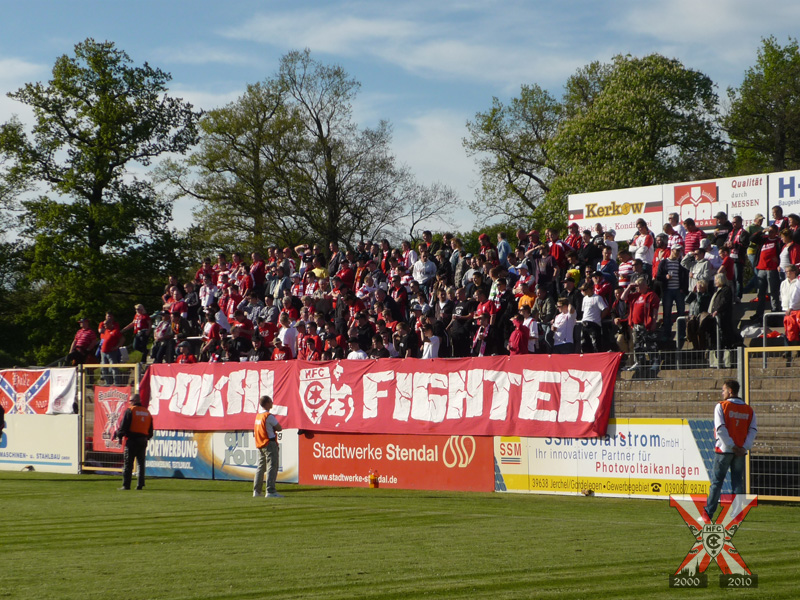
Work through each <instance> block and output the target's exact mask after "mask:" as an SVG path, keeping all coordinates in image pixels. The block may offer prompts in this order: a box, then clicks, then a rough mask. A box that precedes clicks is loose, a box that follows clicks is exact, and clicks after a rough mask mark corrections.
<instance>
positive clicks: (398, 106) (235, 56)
mask: <svg viewBox="0 0 800 600" xmlns="http://www.w3.org/2000/svg"><path fill="white" fill-rule="evenodd" d="M0 10H2V19H0V91H1V92H2V93H3V96H2V97H1V98H0V122H4V121H6V120H7V119H8V118H9V117H10V116H11V115H12V114H17V115H18V116H19V117H20V118H21V119H22V120H23V122H29V118H30V117H29V115H28V114H27V113H26V111H25V109H24V107H22V106H21V105H19V104H18V103H16V102H14V101H12V100H10V99H8V98H6V97H5V93H6V92H8V91H12V90H16V89H17V88H18V87H20V86H21V85H22V84H23V83H25V82H28V81H44V80H47V79H48V76H49V73H50V69H51V68H52V65H53V62H54V61H55V59H56V57H57V56H59V55H61V54H64V53H71V51H72V48H73V46H74V45H75V44H76V43H77V42H80V41H82V40H84V39H85V38H87V37H93V38H95V39H97V40H110V41H113V42H115V43H116V45H117V46H118V47H119V48H122V49H123V50H125V51H126V52H127V53H128V54H129V55H130V56H131V58H132V59H133V61H134V63H135V64H141V63H143V62H145V61H147V62H149V63H150V64H151V65H154V66H157V67H159V68H161V69H163V70H165V71H168V72H170V73H171V74H172V77H173V81H172V85H171V91H172V93H173V94H174V95H178V96H181V97H183V98H185V99H187V100H189V101H190V102H192V103H193V104H194V105H195V106H197V107H200V108H204V109H210V108H214V107H217V106H221V105H224V104H226V103H228V102H230V101H232V100H234V99H235V98H237V97H238V96H239V95H240V94H241V92H242V91H243V89H244V87H245V85H246V84H247V83H253V82H256V81H260V80H263V79H265V78H267V77H270V76H272V75H273V74H275V72H276V70H277V67H278V61H279V59H280V57H281V56H282V55H283V54H285V53H286V52H288V51H289V50H294V49H302V48H305V47H308V48H310V49H311V51H312V54H313V56H314V57H315V58H317V59H318V60H320V61H322V62H326V63H338V64H340V65H342V66H343V67H344V68H345V69H346V70H347V71H348V72H349V73H350V75H352V76H353V77H355V78H356V79H357V80H359V81H360V82H361V91H360V94H359V97H358V100H357V102H356V105H355V116H356V119H357V121H358V122H359V123H360V124H361V125H372V124H374V123H375V122H377V121H378V120H379V119H382V118H384V119H388V120H389V121H390V122H391V123H392V125H393V128H394V149H395V153H396V155H397V156H398V158H399V159H400V161H401V162H404V163H406V164H408V165H409V166H410V167H411V168H412V170H413V171H414V173H415V174H416V176H417V178H418V179H419V180H420V181H422V182H424V183H432V182H434V181H441V182H442V183H444V184H446V185H449V186H451V187H453V188H455V189H456V190H457V191H458V192H459V194H460V196H461V197H462V198H464V199H467V198H470V197H472V196H473V194H474V192H473V186H474V185H475V184H476V183H477V174H476V171H475V167H474V163H473V162H472V160H471V159H469V158H467V156H466V155H465V153H464V151H463V148H462V145H461V139H462V138H463V137H464V135H465V127H464V124H465V122H466V121H467V120H468V119H471V118H472V117H473V116H474V114H475V113H476V112H477V111H481V110H485V109H486V108H488V107H489V106H490V105H491V100H492V97H493V96H497V97H499V98H500V99H501V100H508V99H509V98H510V97H512V96H514V95H515V94H516V93H517V92H518V90H519V86H520V85H521V84H524V83H537V84H539V85H541V86H542V87H544V88H546V89H549V90H550V91H551V92H553V93H554V94H556V95H557V96H560V94H561V91H562V86H563V84H564V82H565V80H566V79H567V77H569V75H571V74H572V73H573V72H574V71H575V70H576V69H577V68H579V67H581V66H583V65H585V64H587V63H589V62H591V61H593V60H600V61H608V60H610V59H611V57H612V56H614V55H615V54H628V53H630V54H633V55H636V56H643V55H645V54H649V53H651V52H659V53H661V54H664V55H666V56H669V57H675V58H678V59H680V60H681V61H682V62H683V63H684V65H686V66H687V67H691V68H695V69H698V70H700V71H703V72H704V73H706V74H707V75H709V76H710V77H711V78H712V79H713V80H714V81H715V82H716V83H717V84H718V85H719V90H718V92H719V93H720V95H721V96H723V97H724V92H725V89H726V88H727V87H728V86H730V85H733V86H736V85H738V84H739V83H740V82H741V80H742V76H743V74H744V72H745V70H746V69H747V68H748V67H750V66H752V65H753V64H754V62H755V59H756V51H757V48H758V47H759V45H760V40H761V38H762V37H765V36H768V35H775V36H776V37H777V39H778V41H779V42H780V43H781V44H785V43H786V41H787V39H788V36H789V35H794V36H797V32H798V27H797V25H798V23H800V2H797V1H796V0H786V1H785V0H765V1H762V2H756V1H753V0H750V1H745V0H717V1H715V2H711V1H704V0H672V1H669V0H668V1H661V2H651V1H646V0H639V1H638V2H635V1H632V0H619V1H616V2H597V1H582V0H574V1H561V2H534V1H530V2H523V1H515V0H506V1H494V0H483V1H473V0H463V1H450V2H448V1H446V0H440V1H439V2H436V3H434V2H429V1H426V2H423V1H413V0H411V1H403V0H398V1H394V2H379V1H376V0H373V1H371V2H345V1H341V2H340V1H329V2H308V1H293V2H286V1H270V0H262V1H261V2H254V1H248V0H242V1H239V0H235V1H233V2H227V3H223V2H219V1H217V2H210V1H206V0H193V1H191V2H188V1H169V0H161V1H158V2H155V1H151V0H138V1H136V2H131V1H121V0H117V1H113V0H105V1H102V2H101V1H76V0H73V1H69V2H67V1H55V0H53V1H50V2H44V1H38V0H28V1H27V2H19V0H16V1H13V2H12V1H9V0H0ZM190 210H191V206H190V204H189V203H188V202H181V203H179V204H178V205H177V206H176V214H175V221H176V224H178V225H179V226H182V225H185V224H187V223H189V222H190V219H191V216H190ZM454 218H455V220H456V222H457V225H459V227H460V228H469V229H471V228H472V227H473V226H474V222H475V217H474V216H473V215H471V213H469V212H468V211H466V210H463V211H459V212H458V213H457V214H456V215H455V217H454ZM432 226H434V227H435V226H436V224H432Z"/></svg>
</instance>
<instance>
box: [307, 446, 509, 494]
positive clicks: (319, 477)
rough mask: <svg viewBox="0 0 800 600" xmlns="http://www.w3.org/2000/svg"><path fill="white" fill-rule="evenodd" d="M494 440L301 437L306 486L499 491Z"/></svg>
mask: <svg viewBox="0 0 800 600" xmlns="http://www.w3.org/2000/svg"><path fill="white" fill-rule="evenodd" d="M492 439H493V438H490V437H473V436H471V435H451V436H442V435H358V434H346V433H311V432H306V433H305V434H304V435H301V436H300V483H301V484H303V485H333V486H339V487H368V486H369V474H370V471H374V472H376V474H377V477H378V481H379V485H380V487H386V488H396V489H402V490H451V491H461V492H492V491H494V454H493V442H492Z"/></svg>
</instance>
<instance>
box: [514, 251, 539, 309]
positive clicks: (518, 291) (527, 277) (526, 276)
mask: <svg viewBox="0 0 800 600" xmlns="http://www.w3.org/2000/svg"><path fill="white" fill-rule="evenodd" d="M517 272H518V273H519V277H518V278H517V281H516V283H514V288H513V292H514V297H515V298H516V299H517V300H519V298H520V297H521V296H522V294H523V291H522V284H523V283H526V284H529V285H530V284H534V283H535V281H534V280H533V276H532V275H531V274H530V267H528V263H527V261H524V260H523V261H521V262H520V263H519V264H518V265H517Z"/></svg>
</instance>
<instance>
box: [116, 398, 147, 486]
mask: <svg viewBox="0 0 800 600" xmlns="http://www.w3.org/2000/svg"><path fill="white" fill-rule="evenodd" d="M114 437H116V438H117V439H119V441H120V442H121V441H122V440H123V438H124V439H125V450H124V451H123V456H124V458H123V461H124V466H123V468H122V487H121V488H119V489H120V490H129V489H131V479H133V461H134V459H135V460H136V464H137V465H138V471H139V473H138V476H137V482H136V489H137V490H143V489H144V475H145V462H146V458H147V442H148V440H150V439H152V437H153V417H152V416H151V415H150V411H149V410H147V408H145V407H144V406H142V401H141V399H140V398H139V394H133V396H131V397H130V406H129V407H128V408H127V409H126V410H125V414H124V415H123V416H122V423H121V424H120V426H119V428H118V429H117V431H116V432H114Z"/></svg>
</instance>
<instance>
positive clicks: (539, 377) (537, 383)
mask: <svg viewBox="0 0 800 600" xmlns="http://www.w3.org/2000/svg"><path fill="white" fill-rule="evenodd" d="M560 382H561V373H558V372H557V371H529V370H528V369H524V370H523V371H522V397H521V398H520V403H519V418H520V419H527V420H531V421H552V422H554V423H555V420H556V415H557V414H558V411H557V410H556V408H557V407H556V406H555V405H554V404H555V402H556V399H555V398H552V394H550V393H548V392H544V391H542V390H541V385H542V384H543V383H560ZM551 400H552V402H553V404H551Z"/></svg>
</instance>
